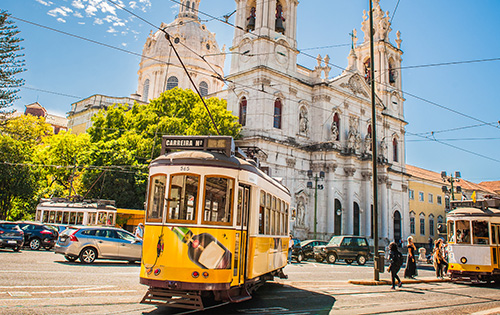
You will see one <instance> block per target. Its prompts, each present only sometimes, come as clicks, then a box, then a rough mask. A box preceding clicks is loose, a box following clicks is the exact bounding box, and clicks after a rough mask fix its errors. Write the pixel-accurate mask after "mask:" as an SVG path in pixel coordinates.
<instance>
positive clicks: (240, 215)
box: [233, 185, 250, 285]
mask: <svg viewBox="0 0 500 315" xmlns="http://www.w3.org/2000/svg"><path fill="white" fill-rule="evenodd" d="M237 210H238V212H237V214H236V226H237V227H238V228H237V231H236V242H235V252H234V267H233V284H237V285H241V284H243V283H244V282H245V274H246V273H247V270H246V268H247V263H246V256H247V246H248V214H249V211H250V187H248V186H245V185H240V186H239V187H238V208H237Z"/></svg>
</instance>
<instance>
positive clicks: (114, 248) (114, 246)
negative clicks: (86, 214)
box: [54, 226, 142, 264]
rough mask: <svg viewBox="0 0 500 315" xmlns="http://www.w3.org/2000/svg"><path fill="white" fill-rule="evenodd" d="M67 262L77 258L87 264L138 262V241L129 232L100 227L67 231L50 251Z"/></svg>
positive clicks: (139, 249)
mask: <svg viewBox="0 0 500 315" xmlns="http://www.w3.org/2000/svg"><path fill="white" fill-rule="evenodd" d="M54 249H55V253H56V254H62V255H64V257H65V258H66V260H68V261H71V262H73V261H75V260H77V259H78V258H79V259H80V261H81V262H82V263H86V264H91V263H93V262H94V261H95V260H96V259H113V260H128V261H130V262H135V261H140V260H141V253H142V241H141V240H139V239H137V238H136V237H135V236H134V235H132V234H131V233H130V232H128V231H125V230H122V229H118V228H113V227H103V226H92V227H91V226H82V227H68V228H67V229H66V230H64V231H63V232H62V233H61V235H60V236H59V239H58V240H57V243H56V245H55V247H54Z"/></svg>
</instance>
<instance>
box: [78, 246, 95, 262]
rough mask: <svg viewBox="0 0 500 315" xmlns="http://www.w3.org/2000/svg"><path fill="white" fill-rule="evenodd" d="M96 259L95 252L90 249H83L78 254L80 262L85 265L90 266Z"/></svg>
mask: <svg viewBox="0 0 500 315" xmlns="http://www.w3.org/2000/svg"><path fill="white" fill-rule="evenodd" d="M96 258H97V251H96V250H95V249H93V248H92V247H87V248H84V249H83V250H82V251H81V252H80V261H81V262H82V263H85V264H91V263H93V262H94V261H95V259H96Z"/></svg>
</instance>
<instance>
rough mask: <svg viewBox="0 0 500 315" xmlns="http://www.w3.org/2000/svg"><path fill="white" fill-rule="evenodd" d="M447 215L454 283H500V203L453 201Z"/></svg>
mask: <svg viewBox="0 0 500 315" xmlns="http://www.w3.org/2000/svg"><path fill="white" fill-rule="evenodd" d="M451 207H452V209H453V208H456V209H455V210H453V211H451V212H449V213H448V215H447V233H448V262H449V268H448V270H449V272H450V273H451V278H452V280H470V281H492V280H495V281H499V280H500V209H499V207H500V200H498V199H484V200H477V201H476V202H474V201H471V200H469V201H452V202H451Z"/></svg>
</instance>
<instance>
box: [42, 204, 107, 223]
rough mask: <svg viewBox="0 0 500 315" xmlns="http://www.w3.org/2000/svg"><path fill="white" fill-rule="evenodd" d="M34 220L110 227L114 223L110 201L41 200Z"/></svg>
mask: <svg viewBox="0 0 500 315" xmlns="http://www.w3.org/2000/svg"><path fill="white" fill-rule="evenodd" d="M35 220H36V221H38V222H41V223H50V224H62V225H110V226H114V225H115V223H116V207H115V202H114V201H112V200H83V201H81V202H72V201H69V200H67V199H64V198H53V199H42V200H40V203H39V204H38V206H37V207H36V216H35Z"/></svg>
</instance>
